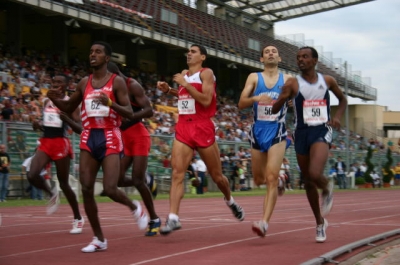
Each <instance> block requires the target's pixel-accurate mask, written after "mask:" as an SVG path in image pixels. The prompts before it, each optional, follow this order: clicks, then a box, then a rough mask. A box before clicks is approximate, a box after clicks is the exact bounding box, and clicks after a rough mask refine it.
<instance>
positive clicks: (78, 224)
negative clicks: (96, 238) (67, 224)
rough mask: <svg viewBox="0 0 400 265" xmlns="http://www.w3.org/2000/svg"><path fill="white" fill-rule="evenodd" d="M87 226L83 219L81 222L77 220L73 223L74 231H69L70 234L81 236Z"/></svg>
mask: <svg viewBox="0 0 400 265" xmlns="http://www.w3.org/2000/svg"><path fill="white" fill-rule="evenodd" d="M84 224H85V219H83V217H81V220H78V219H75V220H74V221H73V222H72V229H71V231H69V233H70V234H80V233H82V229H83V225H84Z"/></svg>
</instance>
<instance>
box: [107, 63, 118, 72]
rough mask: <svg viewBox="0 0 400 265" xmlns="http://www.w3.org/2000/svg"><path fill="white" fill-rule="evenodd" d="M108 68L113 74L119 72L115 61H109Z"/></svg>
mask: <svg viewBox="0 0 400 265" xmlns="http://www.w3.org/2000/svg"><path fill="white" fill-rule="evenodd" d="M107 69H108V71H110V72H111V73H113V74H119V68H118V65H117V64H116V63H114V62H108V64H107Z"/></svg>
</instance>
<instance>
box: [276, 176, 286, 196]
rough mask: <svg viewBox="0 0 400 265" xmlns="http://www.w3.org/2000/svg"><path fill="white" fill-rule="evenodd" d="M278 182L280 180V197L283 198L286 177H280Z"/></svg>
mask: <svg viewBox="0 0 400 265" xmlns="http://www.w3.org/2000/svg"><path fill="white" fill-rule="evenodd" d="M278 180H279V184H278V196H282V195H283V194H284V193H285V185H286V181H285V176H284V175H281V176H279V178H278Z"/></svg>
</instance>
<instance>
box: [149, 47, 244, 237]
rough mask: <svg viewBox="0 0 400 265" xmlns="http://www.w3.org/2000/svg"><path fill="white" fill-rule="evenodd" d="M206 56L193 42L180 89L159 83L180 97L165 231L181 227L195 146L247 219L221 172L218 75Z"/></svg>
mask: <svg viewBox="0 0 400 265" xmlns="http://www.w3.org/2000/svg"><path fill="white" fill-rule="evenodd" d="M206 57H207V51H206V49H205V48H204V47H203V46H201V45H197V44H194V45H192V46H191V47H190V49H189V51H188V53H187V64H188V66H189V70H184V71H182V73H179V74H176V75H174V78H173V80H174V82H176V83H178V84H179V88H178V90H175V89H171V88H170V87H169V85H168V84H167V83H166V82H158V83H157V87H158V89H160V90H161V91H163V92H164V93H168V94H172V95H174V96H177V97H178V111H179V120H178V123H177V125H176V128H175V129H176V133H175V141H174V143H173V146H172V157H171V166H172V178H171V179H172V183H171V189H170V214H169V215H168V219H167V222H166V224H165V226H163V227H162V228H161V229H160V233H161V234H164V235H166V234H169V233H170V232H172V231H173V230H176V229H180V228H181V224H180V221H179V217H178V212H179V205H180V201H181V199H182V197H183V180H184V178H185V173H186V169H187V168H188V166H189V163H190V161H191V159H192V157H193V151H194V150H197V152H198V153H199V155H200V157H201V159H202V160H203V161H204V163H205V164H206V167H207V169H208V171H209V173H210V175H211V178H212V179H213V181H214V182H215V183H216V184H217V186H218V188H219V189H220V190H221V192H222V193H223V194H224V196H225V198H224V199H225V201H226V203H227V205H228V206H229V207H230V209H231V211H232V213H233V214H234V216H235V217H236V218H237V219H239V220H240V221H243V220H244V211H243V209H242V208H241V207H240V206H239V205H238V204H237V203H236V202H235V201H234V199H233V197H232V196H231V193H230V192H231V191H230V189H229V182H228V179H227V178H226V177H225V176H224V175H222V168H221V162H220V155H219V148H218V145H217V143H216V142H215V127H214V123H213V122H212V121H211V118H212V117H213V116H214V114H215V111H216V94H215V76H214V74H213V71H212V70H211V69H209V68H203V66H202V65H203V62H204V60H205V59H206Z"/></svg>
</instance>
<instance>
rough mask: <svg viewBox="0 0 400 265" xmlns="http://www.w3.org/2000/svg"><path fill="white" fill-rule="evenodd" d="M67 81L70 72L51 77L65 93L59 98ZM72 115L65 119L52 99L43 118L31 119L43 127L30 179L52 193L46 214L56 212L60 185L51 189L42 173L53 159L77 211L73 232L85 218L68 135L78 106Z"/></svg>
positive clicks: (54, 86) (63, 97) (63, 185)
mask: <svg viewBox="0 0 400 265" xmlns="http://www.w3.org/2000/svg"><path fill="white" fill-rule="evenodd" d="M67 84H68V77H67V76H65V75H56V76H55V77H54V78H53V80H52V88H51V89H52V90H53V89H55V90H60V91H62V92H63V93H62V94H60V99H66V98H67V96H65V91H66V87H67ZM73 116H74V118H73V120H72V119H66V115H62V114H61V113H60V110H59V109H58V108H57V107H56V106H54V104H53V103H52V102H51V101H50V100H49V99H46V100H45V101H44V108H43V122H39V121H37V120H35V121H34V122H33V123H32V126H33V129H34V130H41V131H43V136H42V137H41V138H40V140H39V142H40V144H39V146H38V149H37V151H36V154H35V156H34V157H33V159H32V163H31V167H30V170H29V174H28V180H29V182H30V183H31V184H32V185H33V186H35V187H37V188H39V189H43V190H44V191H45V192H47V193H48V194H49V195H50V201H49V203H48V206H47V214H52V213H54V212H55V211H56V210H57V208H58V204H59V197H58V190H57V187H55V188H54V189H53V190H51V189H50V186H49V185H48V182H47V181H45V179H44V178H43V177H42V176H41V175H40V173H41V172H42V170H43V168H45V166H46V165H48V164H49V162H50V161H54V163H55V165H56V170H57V178H58V182H59V184H60V188H61V190H62V191H63V193H64V195H65V197H66V198H67V200H68V203H69V205H70V206H71V208H72V211H73V213H74V221H73V227H72V230H71V231H70V233H71V234H79V233H81V232H82V227H83V224H84V219H83V217H82V216H81V214H80V212H79V207H78V201H77V200H76V196H75V193H74V192H73V190H72V189H71V187H70V185H69V181H68V178H69V168H70V161H71V159H72V158H73V153H72V147H71V143H70V141H69V139H68V138H67V129H68V125H71V127H74V123H75V121H78V120H79V109H76V110H75V111H74V113H73Z"/></svg>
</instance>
